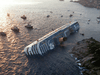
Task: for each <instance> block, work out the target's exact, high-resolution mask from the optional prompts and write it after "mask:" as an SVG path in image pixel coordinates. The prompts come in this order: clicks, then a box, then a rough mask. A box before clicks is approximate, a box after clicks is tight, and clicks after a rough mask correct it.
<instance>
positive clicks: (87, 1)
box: [78, 0, 100, 9]
mask: <svg viewBox="0 0 100 75" xmlns="http://www.w3.org/2000/svg"><path fill="white" fill-rule="evenodd" d="M78 2H79V3H80V4H82V5H84V6H86V7H94V8H98V9H100V0H79V1H78Z"/></svg>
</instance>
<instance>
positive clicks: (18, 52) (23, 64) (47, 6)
mask: <svg viewBox="0 0 100 75" xmlns="http://www.w3.org/2000/svg"><path fill="white" fill-rule="evenodd" d="M30 1H31V0H30ZM0 8H1V10H0V31H4V32H6V34H7V36H6V37H2V36H0V74H1V75H4V74H5V75H7V74H8V75H13V74H15V75H24V74H27V75H56V74H57V75H62V74H64V75H79V72H80V71H79V69H78V67H77V64H76V63H75V61H74V58H72V57H70V55H69V53H68V50H70V49H71V48H72V47H73V46H74V44H75V43H76V42H77V41H80V40H82V39H85V38H90V37H93V38H95V39H96V40H98V41H100V34H99V33H100V24H98V23H97V21H96V17H97V16H99V15H100V10H97V9H95V8H87V7H84V6H82V5H80V4H78V3H73V2H70V1H69V0H64V1H59V0H55V1H54V0H48V1H47V0H35V1H34V2H33V3H32V2H31V3H28V4H26V3H25V4H14V5H5V6H0ZM50 11H52V12H53V13H50ZM73 12H74V13H73ZM7 13H9V14H10V17H8V16H7ZM70 14H73V17H71V18H70V17H69V15H70ZM80 14H82V15H80ZM22 15H26V16H27V20H25V21H24V20H22V19H21V18H20V17H21V16H22ZM47 15H50V17H49V18H47V17H46V16H47ZM61 15H63V17H61ZM88 19H91V20H90V22H88ZM70 21H78V22H79V24H80V30H79V32H77V33H75V34H73V35H71V36H69V38H68V40H67V41H66V42H65V45H66V47H64V48H61V47H57V48H56V49H55V50H53V51H50V52H48V53H47V54H46V55H44V56H42V57H39V58H34V57H31V58H30V57H26V56H25V53H24V47H25V46H27V45H28V44H30V43H32V42H33V41H35V40H37V39H38V38H40V37H42V36H43V35H45V34H47V33H48V32H50V31H52V29H56V28H58V27H60V26H62V25H64V24H66V23H69V22H70ZM28 23H30V24H31V25H32V26H33V27H34V29H33V30H28V29H26V28H25V27H24V26H25V25H26V24H28ZM88 23H89V24H88ZM14 25H17V26H18V27H19V29H20V32H19V33H14V32H13V31H12V30H11V27H12V26H14ZM80 33H84V34H85V35H84V36H81V35H80Z"/></svg>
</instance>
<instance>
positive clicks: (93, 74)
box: [70, 38, 100, 75]
mask: <svg viewBox="0 0 100 75" xmlns="http://www.w3.org/2000/svg"><path fill="white" fill-rule="evenodd" d="M70 53H71V54H73V56H74V57H75V58H77V60H78V61H77V63H78V66H80V67H81V68H85V69H83V70H82V74H83V75H100V42H98V41H96V40H95V39H93V38H89V39H83V40H82V41H79V42H77V44H76V45H75V46H74V47H73V49H72V50H71V51H70Z"/></svg>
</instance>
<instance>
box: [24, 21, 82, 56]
mask: <svg viewBox="0 0 100 75" xmlns="http://www.w3.org/2000/svg"><path fill="white" fill-rule="evenodd" d="M79 28H80V27H79V23H78V22H73V23H70V24H69V25H68V24H66V25H63V26H61V27H59V28H57V29H55V30H54V31H52V32H50V33H48V34H46V35H45V36H43V37H41V38H40V39H38V40H36V41H34V42H33V43H31V44H30V45H28V46H26V47H25V48H24V52H25V53H26V54H27V55H38V54H39V55H43V54H44V53H46V52H47V51H49V50H53V49H54V48H55V46H57V45H60V41H59V39H60V38H62V37H66V38H67V37H68V36H69V35H70V34H71V33H75V32H77V31H78V30H79Z"/></svg>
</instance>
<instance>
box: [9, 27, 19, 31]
mask: <svg viewBox="0 0 100 75" xmlns="http://www.w3.org/2000/svg"><path fill="white" fill-rule="evenodd" d="M11 30H13V31H14V32H19V28H18V27H17V26H13V27H12V28H11Z"/></svg>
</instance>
